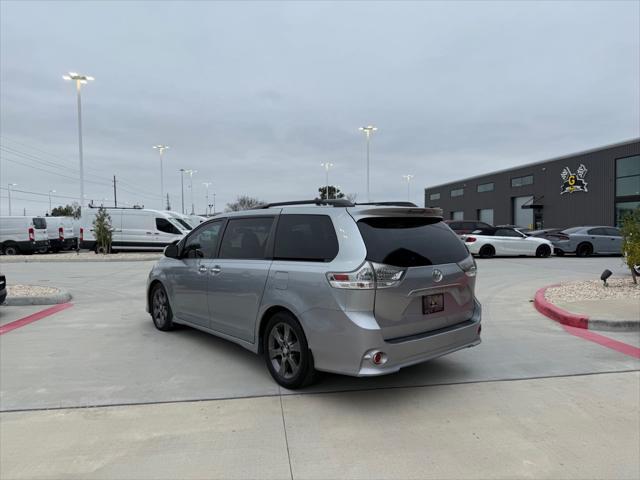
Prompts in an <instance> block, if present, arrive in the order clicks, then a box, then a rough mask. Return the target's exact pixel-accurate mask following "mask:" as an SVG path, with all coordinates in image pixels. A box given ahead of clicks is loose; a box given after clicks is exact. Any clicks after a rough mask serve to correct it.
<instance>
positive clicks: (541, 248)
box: [461, 227, 553, 258]
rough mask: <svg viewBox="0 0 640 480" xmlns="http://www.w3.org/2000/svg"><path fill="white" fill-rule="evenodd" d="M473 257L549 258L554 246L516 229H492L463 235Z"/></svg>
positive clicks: (547, 241)
mask: <svg viewBox="0 0 640 480" xmlns="http://www.w3.org/2000/svg"><path fill="white" fill-rule="evenodd" d="M461 238H462V240H464V242H465V245H466V246H467V248H468V249H469V252H471V254H472V255H479V256H480V257H483V258H487V257H495V256H510V255H513V256H518V255H531V256H534V255H535V256H536V257H549V256H551V252H552V251H553V244H552V243H551V242H550V241H549V240H546V239H544V238H538V237H527V236H526V235H525V234H524V233H522V232H521V231H520V230H518V229H516V228H510V227H492V228H483V229H481V230H475V231H474V232H472V233H469V234H467V235H462V237H461Z"/></svg>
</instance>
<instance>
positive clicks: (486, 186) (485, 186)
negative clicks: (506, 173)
mask: <svg viewBox="0 0 640 480" xmlns="http://www.w3.org/2000/svg"><path fill="white" fill-rule="evenodd" d="M493 186H494V185H493V182H489V183H481V184H479V185H478V193H482V192H493Z"/></svg>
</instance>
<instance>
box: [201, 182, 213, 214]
mask: <svg viewBox="0 0 640 480" xmlns="http://www.w3.org/2000/svg"><path fill="white" fill-rule="evenodd" d="M202 184H203V185H204V186H205V188H206V189H207V206H208V207H209V186H210V185H211V182H202ZM209 210H211V207H209ZM209 213H211V212H209Z"/></svg>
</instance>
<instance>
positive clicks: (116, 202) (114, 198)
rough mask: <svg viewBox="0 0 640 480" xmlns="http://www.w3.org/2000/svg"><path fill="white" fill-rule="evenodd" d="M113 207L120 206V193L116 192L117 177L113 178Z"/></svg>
mask: <svg viewBox="0 0 640 480" xmlns="http://www.w3.org/2000/svg"><path fill="white" fill-rule="evenodd" d="M113 206H114V207H117V206H118V193H117V190H116V176H115V175H114V176H113Z"/></svg>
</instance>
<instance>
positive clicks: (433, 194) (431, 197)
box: [429, 193, 440, 200]
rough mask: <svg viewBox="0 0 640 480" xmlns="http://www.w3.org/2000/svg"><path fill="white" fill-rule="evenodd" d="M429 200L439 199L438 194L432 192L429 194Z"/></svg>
mask: <svg viewBox="0 0 640 480" xmlns="http://www.w3.org/2000/svg"><path fill="white" fill-rule="evenodd" d="M429 200H440V194H439V193H432V194H431V195H429Z"/></svg>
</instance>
